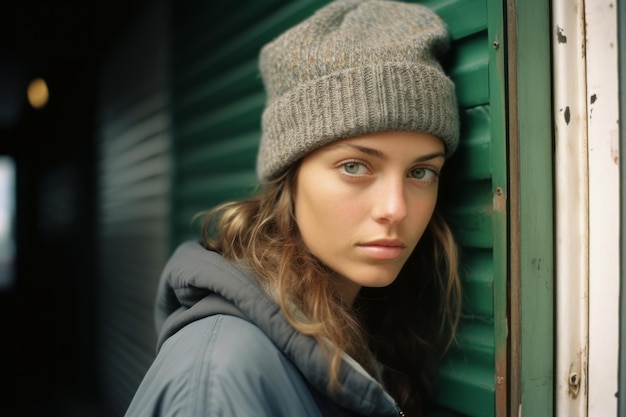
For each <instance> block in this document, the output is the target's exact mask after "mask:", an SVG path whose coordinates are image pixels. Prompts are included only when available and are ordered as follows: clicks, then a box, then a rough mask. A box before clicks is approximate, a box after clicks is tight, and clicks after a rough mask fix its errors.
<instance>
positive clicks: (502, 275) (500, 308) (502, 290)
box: [487, 0, 509, 417]
mask: <svg viewBox="0 0 626 417" xmlns="http://www.w3.org/2000/svg"><path fill="white" fill-rule="evenodd" d="M503 6H504V4H503V2H502V0H489V1H488V2H487V22H488V28H487V32H488V38H489V42H490V43H491V49H490V53H489V103H490V112H491V137H492V141H491V144H492V145H491V152H492V155H491V166H492V195H493V219H492V222H493V264H494V266H493V268H494V271H493V274H494V283H493V286H494V288H493V304H494V315H493V317H494V332H495V335H494V339H495V340H494V341H495V375H494V380H495V381H494V383H495V385H494V386H495V398H494V401H495V405H494V408H495V415H496V416H501V417H504V416H506V415H507V387H508V384H507V381H508V351H507V346H508V344H507V337H508V311H507V309H508V299H507V287H508V279H507V278H508V241H509V238H508V218H509V217H508V211H509V207H508V167H507V147H506V108H505V103H506V78H505V74H506V66H505V62H506V56H505V48H504V45H505V42H504V8H503Z"/></svg>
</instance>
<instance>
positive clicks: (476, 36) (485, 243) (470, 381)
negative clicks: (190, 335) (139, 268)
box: [171, 0, 507, 416]
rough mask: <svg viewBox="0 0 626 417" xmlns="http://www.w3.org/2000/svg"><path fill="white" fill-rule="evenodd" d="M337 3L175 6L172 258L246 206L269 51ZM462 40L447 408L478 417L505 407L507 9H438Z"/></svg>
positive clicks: (436, 0) (455, 73) (448, 202)
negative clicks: (457, 318)
mask: <svg viewBox="0 0 626 417" xmlns="http://www.w3.org/2000/svg"><path fill="white" fill-rule="evenodd" d="M326 2H327V1H285V0H283V1H279V0H273V1H263V2H243V1H241V2H238V3H237V2H226V1H223V2H200V1H177V2H173V1H172V2H171V9H172V32H173V33H172V35H173V43H172V73H171V103H172V122H173V137H174V143H173V151H174V158H173V160H174V167H173V169H174V178H173V188H172V197H173V207H172V213H173V217H172V219H171V220H172V223H171V224H172V246H175V245H177V244H178V243H179V242H181V241H183V240H185V239H187V238H190V237H197V230H196V229H195V228H194V227H193V226H192V224H191V219H192V217H193V216H194V215H195V214H196V213H198V212H200V211H202V210H206V209H207V208H210V207H212V206H214V205H215V204H217V203H219V202H222V201H225V200H229V199H233V198H240V197H244V196H246V195H247V194H249V193H250V192H251V190H252V188H253V186H254V184H255V182H256V176H255V170H254V168H255V157H256V149H257V145H258V140H259V137H260V116H261V111H262V108H263V105H264V101H265V95H264V92H263V88H262V84H261V80H260V76H259V74H258V70H257V65H256V60H257V55H258V51H259V49H260V48H261V46H262V45H263V44H265V43H266V42H268V41H270V40H271V39H273V38H274V37H275V36H277V35H278V34H280V33H281V32H282V31H284V30H285V29H287V28H288V27H291V26H292V25H293V24H295V23H296V22H298V21H301V20H302V19H304V18H306V17H307V16H309V15H310V14H311V13H312V12H313V11H314V10H316V9H317V8H319V7H320V6H321V5H322V4H324V3H326ZM422 3H424V4H427V5H428V6H430V7H432V8H433V9H434V10H436V11H437V12H438V13H439V14H440V15H441V16H442V18H443V19H444V20H445V21H446V22H447V23H448V26H449V29H450V32H451V36H452V38H453V42H454V43H453V50H452V53H451V56H450V62H449V67H450V72H451V76H452V78H453V79H454V81H455V82H456V84H457V91H458V95H459V101H460V105H461V108H462V109H461V111H462V121H463V127H462V128H463V136H462V144H461V147H460V149H459V152H458V154H457V155H455V156H454V157H453V158H452V159H451V160H450V161H449V165H450V166H449V167H448V168H447V170H446V171H444V175H445V177H446V180H445V182H444V191H443V192H442V195H444V196H445V195H447V196H449V197H448V198H446V199H445V200H442V202H441V203H442V205H443V206H444V209H445V212H446V213H447V217H448V219H449V221H450V223H451V225H452V226H453V229H454V231H455V234H456V236H457V238H458V240H459V242H460V244H461V246H462V252H463V282H464V288H465V305H466V308H465V313H464V316H463V321H462V325H461V329H460V331H459V336H458V340H459V343H458V345H456V346H454V347H453V349H452V350H451V352H450V355H449V358H448V360H447V362H446V364H445V365H444V366H443V368H442V370H441V373H440V374H441V383H440V387H439V391H438V392H439V395H438V399H439V402H440V403H441V404H442V405H445V406H446V407H447V408H449V409H450V410H453V411H456V412H458V413H460V414H463V415H469V416H493V415H496V411H497V413H498V415H504V414H501V412H500V410H503V409H504V408H503V407H505V406H506V380H507V379H506V378H507V374H506V308H507V304H506V271H507V264H506V259H507V258H506V256H507V255H506V254H507V236H506V230H507V224H506V222H507V209H506V197H505V196H506V192H507V188H506V178H507V173H506V168H507V167H506V154H505V149H506V144H505V141H506V135H505V120H504V117H505V116H504V110H503V102H504V65H503V62H504V57H503V56H502V54H503V51H502V49H503V48H499V47H498V45H499V44H498V42H502V44H504V42H503V40H502V31H503V23H502V15H503V13H502V4H501V3H502V2H501V1H500V2H495V1H493V0H446V1H444V0H428V1H423V2H422Z"/></svg>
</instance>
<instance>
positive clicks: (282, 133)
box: [257, 62, 459, 179]
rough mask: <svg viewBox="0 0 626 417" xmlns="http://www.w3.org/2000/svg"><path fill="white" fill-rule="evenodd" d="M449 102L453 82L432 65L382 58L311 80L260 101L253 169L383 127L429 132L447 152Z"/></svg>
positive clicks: (454, 140)
mask: <svg viewBox="0 0 626 417" xmlns="http://www.w3.org/2000/svg"><path fill="white" fill-rule="evenodd" d="M451 103H454V104H455V103H456V95H455V91H454V84H453V83H452V82H451V81H450V79H449V78H448V77H446V76H445V74H444V73H443V72H442V71H441V69H440V68H438V67H433V66H432V65H423V64H420V63H412V62H398V63H395V62H387V63H383V64H380V65H365V66H360V67H355V68H349V69H346V70H343V71H340V72H335V73H331V74H329V75H327V76H324V77H319V78H316V79H313V80H312V81H310V82H308V83H304V84H301V85H300V86H298V88H296V89H293V90H291V91H289V92H288V93H286V94H284V95H282V96H281V97H280V98H278V99H276V100H274V101H273V102H270V103H268V105H267V106H266V108H265V111H264V113H263V120H262V123H263V136H262V138H261V144H260V148H259V154H258V161H259V163H258V164H257V170H258V172H257V174H258V175H259V177H260V178H263V179H268V178H273V177H275V176H277V175H278V174H280V173H281V172H282V171H283V170H284V169H286V168H287V167H288V166H290V165H291V164H293V163H295V162H296V161H298V160H299V159H301V158H302V157H304V156H305V155H306V154H308V153H309V152H311V151H312V150H314V149H316V148H319V147H321V146H324V145H326V144H328V143H331V142H335V141H337V140H341V139H344V138H348V137H354V136H359V135H363V134H366V133H373V132H381V131H392V130H406V131H417V132H426V133H430V134H432V135H435V136H437V137H439V138H440V139H441V140H442V141H443V142H444V144H445V147H446V154H447V155H450V154H452V153H453V152H454V151H455V150H456V147H457V144H458V134H459V133H458V128H457V126H458V117H459V116H458V111H457V108H456V105H450V104H451ZM261 162H262V163H261Z"/></svg>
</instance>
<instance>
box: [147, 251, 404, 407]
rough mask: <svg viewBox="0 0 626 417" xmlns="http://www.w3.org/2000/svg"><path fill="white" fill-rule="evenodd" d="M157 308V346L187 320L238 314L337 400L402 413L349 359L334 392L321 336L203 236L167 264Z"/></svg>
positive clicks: (311, 380) (344, 405)
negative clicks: (292, 319) (292, 317)
mask: <svg viewBox="0 0 626 417" xmlns="http://www.w3.org/2000/svg"><path fill="white" fill-rule="evenodd" d="M155 310H156V311H155V313H156V325H157V333H158V334H159V339H158V349H160V347H161V346H162V344H163V342H164V341H165V340H166V339H167V338H168V337H170V336H171V335H173V334H174V333H176V332H177V331H178V330H180V329H181V328H182V327H184V326H185V325H187V324H188V323H191V322H193V321H195V320H199V319H201V318H204V317H207V316H211V315H214V314H228V315H234V316H237V317H241V318H243V319H245V320H247V321H249V322H251V323H253V324H254V325H256V326H257V327H258V328H259V329H260V330H261V331H263V332H264V333H265V334H266V335H267V337H269V338H270V340H272V342H273V343H274V345H276V347H277V348H278V349H279V350H280V351H282V352H283V353H284V355H285V356H286V357H287V358H288V359H289V360H291V361H292V362H293V363H294V365H295V366H296V367H297V368H298V369H299V370H300V372H301V373H302V375H303V376H304V378H305V379H306V380H307V381H308V382H309V384H311V385H312V386H313V387H314V388H315V389H317V390H318V391H319V392H321V393H325V395H327V396H329V397H330V398H332V400H333V401H334V402H335V403H337V404H338V405H341V406H343V407H345V408H347V409H350V410H353V411H356V412H358V413H359V414H364V415H371V416H390V415H398V408H397V406H396V404H395V401H394V400H393V399H392V398H391V397H390V396H389V394H388V393H387V392H386V391H385V390H384V389H383V387H382V386H381V384H380V383H378V382H377V381H376V380H375V379H373V378H372V377H370V376H369V375H367V374H364V372H363V371H362V370H360V369H358V367H355V366H351V365H350V364H349V363H348V361H345V362H344V364H343V365H342V367H341V370H340V373H339V382H340V383H341V387H342V388H341V389H340V390H338V391H337V392H333V393H329V392H328V388H327V387H328V382H329V375H328V361H327V360H326V357H325V355H324V352H323V351H322V348H321V347H320V346H319V344H318V343H317V341H316V340H315V339H314V338H312V337H310V336H306V335H304V334H302V333H300V332H298V331H297V330H296V329H294V328H293V327H292V326H291V324H289V322H288V321H287V319H286V318H285V316H284V315H283V313H282V311H281V310H280V307H279V306H278V304H277V303H276V302H275V301H274V300H272V299H271V298H270V297H269V296H268V295H267V294H266V293H265V291H263V289H261V287H260V286H259V285H258V284H257V282H256V281H255V280H254V278H252V277H251V276H250V275H249V274H248V273H246V272H244V270H243V269H240V268H238V267H237V266H236V265H234V264H233V263H231V262H230V261H228V260H226V259H224V258H223V257H221V256H220V255H219V254H217V253H215V252H211V251H208V250H206V249H205V248H204V247H202V245H200V243H198V242H187V243H184V244H182V245H181V246H180V247H179V248H178V249H177V250H176V251H175V252H174V254H173V255H172V257H171V258H170V260H169V261H168V263H167V264H166V266H165V269H164V271H163V274H162V276H161V281H160V283H159V289H158V294H157V303H156V306H155Z"/></svg>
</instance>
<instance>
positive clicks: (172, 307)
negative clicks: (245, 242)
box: [126, 242, 401, 417]
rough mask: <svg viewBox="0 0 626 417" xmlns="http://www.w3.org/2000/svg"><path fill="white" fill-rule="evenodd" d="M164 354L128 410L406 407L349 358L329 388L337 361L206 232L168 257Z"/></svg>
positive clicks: (270, 412)
mask: <svg viewBox="0 0 626 417" xmlns="http://www.w3.org/2000/svg"><path fill="white" fill-rule="evenodd" d="M156 320H157V328H158V330H159V343H158V355H157V357H156V359H155V361H154V362H153V364H152V366H151V367H150V369H149V370H148V372H147V374H146V376H145V377H144V380H143V381H142V383H141V385H140V387H139V389H138V390H137V393H136V394H135V397H134V398H133V400H132V402H131V404H130V407H129V409H128V411H127V413H126V416H127V417H135V416H137V417H139V416H141V417H146V416H189V417H203V416H221V417H231V416H233V417H254V416H272V417H283V416H284V417H299V416H381V417H382V416H398V415H401V411H400V410H399V408H398V407H397V405H396V403H395V401H394V400H393V399H392V398H391V397H390V396H389V394H388V393H387V392H385V390H384V389H383V387H382V386H381V385H380V384H379V383H378V382H377V381H376V380H375V379H374V378H372V377H371V376H370V375H368V374H367V373H366V372H365V371H364V370H363V369H362V368H361V367H360V366H358V364H355V363H354V361H350V360H349V358H347V360H346V361H345V362H344V364H343V366H342V369H341V372H340V377H339V379H340V382H341V384H342V387H343V389H341V390H340V391H339V392H334V393H330V392H328V391H327V383H328V373H327V361H326V359H325V357H324V355H323V353H322V350H321V348H320V346H319V345H318V344H317V342H316V341H315V340H314V339H312V338H311V337H308V336H305V335H303V334H301V333H299V332H298V331H296V330H295V329H294V328H293V327H292V326H291V325H290V324H289V323H288V322H287V320H286V318H285V317H284V315H283V314H282V312H281V310H280V308H279V307H278V305H277V304H276V303H275V302H274V301H273V300H272V299H271V298H270V297H269V296H268V295H266V293H265V292H264V291H263V290H262V289H261V288H260V287H259V286H258V284H257V283H256V281H254V280H253V279H252V278H251V277H249V276H248V275H247V274H246V273H244V272H243V271H242V270H241V269H239V268H237V267H236V266H235V265H233V264H232V263H231V262H229V261H227V260H225V259H224V258H222V257H221V256H220V255H218V254H216V253H214V252H210V251H207V250H205V249H204V248H203V247H202V246H201V245H200V244H199V243H197V242H188V243H185V244H183V245H181V246H180V247H179V248H178V249H177V250H176V252H175V253H174V255H173V256H172V258H171V259H170V260H169V262H168V263H167V265H166V267H165V270H164V272H163V275H162V277H161V282H160V286H159V293H158V297H157V305H156Z"/></svg>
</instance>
